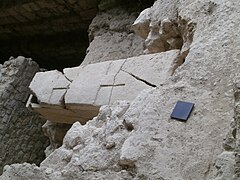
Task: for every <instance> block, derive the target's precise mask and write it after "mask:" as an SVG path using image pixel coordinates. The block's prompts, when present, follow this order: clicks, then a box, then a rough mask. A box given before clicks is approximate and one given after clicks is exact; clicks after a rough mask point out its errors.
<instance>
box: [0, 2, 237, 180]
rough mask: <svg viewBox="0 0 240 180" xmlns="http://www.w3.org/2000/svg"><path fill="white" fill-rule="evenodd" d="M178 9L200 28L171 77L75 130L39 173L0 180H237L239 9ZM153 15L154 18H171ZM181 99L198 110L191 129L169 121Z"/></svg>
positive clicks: (13, 171)
mask: <svg viewBox="0 0 240 180" xmlns="http://www.w3.org/2000/svg"><path fill="white" fill-rule="evenodd" d="M157 2H158V3H160V5H161V6H159V5H156V4H157V3H156V4H155V6H159V7H162V6H164V5H165V6H167V7H168V6H172V3H174V2H175V1H174V2H173V1H163V0H158V1H157ZM161 3H164V4H161ZM176 3H177V4H176V7H177V14H178V16H179V17H182V19H185V20H190V21H189V22H193V23H194V24H196V26H194V27H195V28H196V29H195V33H194V36H193V41H192V43H191V45H190V46H188V47H189V53H188V54H187V56H186V57H185V62H184V63H183V64H182V65H181V66H180V67H178V68H177V69H176V71H175V73H174V74H173V76H172V77H171V78H169V79H168V80H167V81H165V83H164V84H163V85H162V86H159V87H157V88H151V89H149V90H144V91H143V92H142V93H141V94H139V95H138V97H137V98H135V99H134V100H133V101H132V102H130V103H127V102H122V101H121V102H115V103H113V105H111V106H103V107H101V110H100V113H99V115H98V117H96V118H94V119H93V120H92V121H88V122H87V124H86V125H84V126H82V125H81V124H80V123H78V122H76V123H74V125H73V127H72V128H71V129H70V130H69V131H68V133H67V135H66V137H65V139H64V143H63V146H61V147H60V148H59V149H57V150H56V151H54V152H53V153H52V154H51V155H50V156H49V157H48V158H47V159H46V160H45V161H44V162H43V163H42V165H41V167H40V168H37V170H36V169H35V168H36V167H31V168H29V167H30V166H31V165H27V166H28V167H26V165H22V166H21V165H13V166H10V167H9V166H8V167H7V168H6V171H5V173H4V175H3V176H2V177H1V178H6V179H16V178H18V176H19V175H18V174H19V173H21V172H24V171H25V170H26V168H27V170H28V171H27V172H28V173H25V175H24V176H22V177H24V178H25V179H27V178H30V179H31V177H34V176H33V175H32V172H39V173H38V174H41V176H40V177H38V178H41V177H43V178H42V179H44V178H45V176H46V170H44V169H48V171H47V173H48V177H46V179H53V176H54V175H55V174H58V175H59V176H58V177H57V178H58V179H61V178H62V179H64V178H65V179H74V178H75V179H78V178H79V179H81V178H82V179H88V178H92V179H97V178H103V179H104V178H105V179H114V178H115V179H118V178H119V179H124V178H125V179H134V180H139V179H161V180H164V179H177V180H190V179H194V180H195V179H196V180H202V179H206V180H210V179H211V180H212V179H224V178H225V179H231V178H232V177H233V176H232V173H233V169H232V168H233V166H235V172H234V173H235V177H234V178H235V179H239V177H238V176H239V157H240V156H239V132H240V131H239V123H238V122H239V112H240V111H239V106H238V105H239V90H238V89H239V88H236V87H235V88H234V84H235V86H237V87H239V81H237V82H238V83H235V82H233V80H235V79H238V78H236V77H239V62H240V55H239V52H240V47H239V44H240V38H239V24H240V19H239V16H238V15H239V13H240V2H238V1H231V0H223V1H217V0H216V1H215V0H214V1H210V0H202V1H199V0H180V1H177V2H176ZM154 9H155V10H156V12H154V13H156V14H161V13H162V11H165V10H164V9H161V8H158V7H155V8H154ZM165 13H166V14H167V13H168V12H165ZM71 77H72V78H73V77H76V76H74V75H72V76H71ZM178 100H186V101H190V102H193V103H195V109H194V111H193V113H192V114H191V116H190V118H189V120H188V121H187V122H186V123H183V122H179V121H175V120H171V119H170V117H169V115H170V113H171V111H172V108H173V107H174V105H175V103H176V101H178ZM234 102H235V103H234ZM233 118H234V121H236V125H237V126H236V127H237V128H236V131H232V136H233V138H235V136H236V138H235V139H236V144H235V145H236V146H235V150H234V153H233V151H232V149H233V148H234V146H233V143H230V144H229V143H227V145H228V146H226V147H227V149H228V152H225V151H227V149H226V147H223V146H222V144H223V140H224V138H225V137H226V134H228V133H229V127H230V129H232V126H231V125H230V124H231V123H232V120H233ZM233 129H234V128H233ZM90 132H91V133H90ZM228 137H230V138H232V137H231V136H228ZM229 147H230V148H229ZM224 148H225V149H224ZM229 150H231V151H229ZM233 155H236V157H235V160H233V158H234V157H233ZM56 163H57V165H56ZM106 174H109V177H106ZM95 175H96V176H95ZM111 175H113V176H112V177H111ZM124 175H125V176H124ZM20 177H21V176H20Z"/></svg>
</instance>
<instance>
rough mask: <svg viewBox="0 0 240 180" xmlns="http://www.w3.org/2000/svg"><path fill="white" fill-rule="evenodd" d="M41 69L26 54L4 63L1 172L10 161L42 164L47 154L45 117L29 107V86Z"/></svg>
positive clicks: (0, 111) (0, 86)
mask: <svg viewBox="0 0 240 180" xmlns="http://www.w3.org/2000/svg"><path fill="white" fill-rule="evenodd" d="M37 71H39V67H38V65H37V64H36V63H35V62H33V61H31V59H25V58H23V57H18V58H16V59H12V60H9V61H6V62H5V63H4V64H3V65H1V67H0V147H1V148H0V152H1V153H0V173H2V170H3V167H4V166H5V165H6V164H12V163H23V162H30V163H36V164H39V163H40V162H41V161H42V160H43V159H44V158H45V155H44V149H45V148H46V146H47V145H48V139H47V138H46V137H45V136H44V135H43V132H42V131H41V126H42V125H43V124H44V120H43V119H41V118H39V116H38V114H36V113H33V112H29V111H28V110H27V109H26V108H25V103H26V101H27V99H28V96H29V89H28V86H29V84H30V82H31V80H32V78H33V76H34V74H35V73H36V72H37Z"/></svg>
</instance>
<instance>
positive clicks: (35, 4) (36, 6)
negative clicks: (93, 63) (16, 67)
mask: <svg viewBox="0 0 240 180" xmlns="http://www.w3.org/2000/svg"><path fill="white" fill-rule="evenodd" d="M109 2H114V3H110V5H111V4H113V7H116V6H122V7H124V8H126V9H130V10H133V11H135V12H137V13H140V12H141V10H143V9H145V8H146V7H149V6H151V5H153V3H154V0H132V1H128V0H111V1H109ZM99 3H101V2H100V1H99V0H81V1H77V0H76V1H73V0H71V1H70V0H52V1H48V0H12V1H9V0H2V1H0V64H3V63H4V61H6V60H8V59H9V58H10V57H11V56H13V57H17V56H25V57H30V58H32V59H33V60H34V61H36V62H37V63H38V64H39V65H40V67H41V68H45V69H47V70H52V69H58V70H60V71H61V70H62V69H63V68H66V67H73V66H78V65H80V64H81V62H82V61H83V59H84V57H85V55H86V49H87V47H88V45H89V40H88V33H87V31H88V26H89V25H90V23H91V21H92V19H93V18H94V17H95V16H96V14H97V12H98V11H99V6H100V5H99ZM107 4H108V3H107ZM113 7H110V8H113Z"/></svg>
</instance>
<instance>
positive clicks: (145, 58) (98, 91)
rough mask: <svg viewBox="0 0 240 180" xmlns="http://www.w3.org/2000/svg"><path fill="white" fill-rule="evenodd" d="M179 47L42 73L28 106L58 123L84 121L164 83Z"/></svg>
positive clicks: (35, 80) (32, 90) (33, 87)
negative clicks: (121, 101)
mask: <svg viewBox="0 0 240 180" xmlns="http://www.w3.org/2000/svg"><path fill="white" fill-rule="evenodd" d="M178 54H179V50H172V51H168V52H164V53H156V54H151V55H142V56H139V57H134V58H128V59H122V60H116V61H107V62H101V63H96V64H90V65H86V66H79V67H76V68H66V69H64V74H62V73H61V72H59V71H56V70H55V71H48V72H39V73H37V74H36V75H35V77H34V78H33V80H32V82H31V84H30V90H31V92H32V94H33V95H34V96H31V97H30V99H29V103H28V104H27V106H28V107H29V108H31V109H32V110H34V111H36V112H39V113H40V114H41V115H43V116H44V117H45V118H46V119H48V120H50V121H54V122H58V123H70V124H71V123H73V122H76V121H79V122H81V123H82V124H85V123H86V122H87V121H88V120H90V119H92V118H93V117H95V116H96V115H97V114H98V112H99V108H100V106H102V105H108V104H112V103H114V102H115V101H117V100H128V101H131V100H133V99H134V98H135V97H136V96H137V94H138V93H139V92H141V91H142V90H143V89H146V88H148V87H157V86H160V85H163V84H165V83H166V82H165V81H166V79H167V78H168V77H170V75H171V74H172V70H173V67H174V66H175V61H176V59H177V57H178Z"/></svg>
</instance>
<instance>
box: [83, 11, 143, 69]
mask: <svg viewBox="0 0 240 180" xmlns="http://www.w3.org/2000/svg"><path fill="white" fill-rule="evenodd" d="M135 19H136V13H130V12H128V11H126V10H124V9H123V8H120V7H119V8H115V9H111V10H107V11H103V12H99V13H98V15H97V16H96V17H95V18H94V19H93V21H92V23H91V25H90V26H89V39H90V45H89V47H88V49H87V55H86V57H85V59H84V61H83V62H82V65H86V64H92V63H97V62H103V61H109V60H118V59H126V58H128V57H133V56H139V55H141V54H143V42H144V41H143V40H142V39H141V38H140V37H138V36H137V35H135V34H134V33H133V32H132V31H131V24H132V23H133V22H134V20H135Z"/></svg>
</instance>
